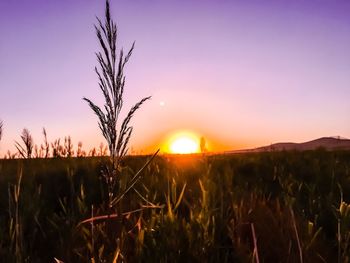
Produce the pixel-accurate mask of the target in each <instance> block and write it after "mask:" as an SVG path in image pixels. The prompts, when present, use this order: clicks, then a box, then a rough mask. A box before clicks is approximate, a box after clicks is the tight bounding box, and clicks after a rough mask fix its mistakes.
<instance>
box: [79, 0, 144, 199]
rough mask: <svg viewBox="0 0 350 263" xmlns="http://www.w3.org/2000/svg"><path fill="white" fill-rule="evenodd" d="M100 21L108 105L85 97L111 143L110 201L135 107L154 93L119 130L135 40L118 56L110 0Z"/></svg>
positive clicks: (100, 76)
mask: <svg viewBox="0 0 350 263" xmlns="http://www.w3.org/2000/svg"><path fill="white" fill-rule="evenodd" d="M97 21H98V25H95V29H96V35H97V38H98V40H99V43H100V46H101V48H102V52H101V51H99V52H97V53H96V56H97V60H98V63H99V66H100V69H97V67H95V72H96V74H97V76H98V80H99V82H98V84H99V87H100V89H101V91H102V94H103V97H104V100H105V102H104V107H103V108H104V109H103V108H102V109H101V108H100V107H99V106H97V105H96V104H95V103H93V102H92V101H91V100H90V99H87V98H85V97H84V98H83V99H84V100H85V101H87V102H88V104H89V106H90V108H91V109H92V110H93V111H94V113H95V114H96V115H97V117H98V119H99V123H98V124H99V128H100V130H101V131H102V134H103V136H104V138H105V139H106V141H107V144H108V148H109V152H110V160H111V168H108V169H107V172H106V173H105V175H104V176H105V178H106V182H107V185H108V189H109V190H108V192H109V204H111V201H112V199H113V195H114V194H113V193H114V190H115V187H116V184H117V177H118V168H119V167H120V162H121V159H122V158H123V157H124V156H125V155H126V154H127V151H128V143H129V140H130V136H131V134H132V130H133V127H132V126H130V120H131V119H132V117H133V115H134V113H135V111H136V110H137V109H139V107H140V106H141V105H142V104H143V103H144V102H145V101H146V100H148V99H150V98H151V97H146V98H143V99H142V100H140V101H139V102H138V103H136V104H135V105H134V106H133V107H132V108H131V109H130V111H129V112H128V114H127V115H126V117H125V119H124V120H123V121H122V122H121V125H120V127H119V131H118V124H119V122H118V120H119V117H120V112H121V110H122V108H123V93H124V86H125V76H124V67H125V65H126V63H127V62H128V60H129V58H130V56H131V54H132V51H133V49H134V44H133V45H132V47H131V49H130V50H129V52H128V53H127V55H126V56H125V55H124V52H123V49H122V50H121V51H120V53H119V57H118V55H117V26H116V23H115V22H114V21H113V20H112V18H111V14H110V5H109V1H108V0H107V1H106V10H105V21H104V24H103V23H102V21H101V20H100V19H99V18H97Z"/></svg>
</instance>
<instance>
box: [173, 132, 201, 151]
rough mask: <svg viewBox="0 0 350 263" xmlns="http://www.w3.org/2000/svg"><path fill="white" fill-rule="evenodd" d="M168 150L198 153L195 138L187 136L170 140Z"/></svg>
mask: <svg viewBox="0 0 350 263" xmlns="http://www.w3.org/2000/svg"><path fill="white" fill-rule="evenodd" d="M170 151H171V152H172V153H180V154H189V153H198V152H199V147H198V143H197V142H196V141H195V139H193V138H191V137H189V136H181V137H178V138H176V139H175V140H174V141H173V142H171V144H170Z"/></svg>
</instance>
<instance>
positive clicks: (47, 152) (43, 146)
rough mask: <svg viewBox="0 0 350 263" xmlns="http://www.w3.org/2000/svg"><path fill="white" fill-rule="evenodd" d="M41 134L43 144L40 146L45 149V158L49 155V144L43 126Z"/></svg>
mask: <svg viewBox="0 0 350 263" xmlns="http://www.w3.org/2000/svg"><path fill="white" fill-rule="evenodd" d="M43 135H44V145H42V146H41V148H42V150H43V151H45V156H44V157H45V158H48V157H49V152H50V144H49V143H48V141H47V133H46V130H45V128H43Z"/></svg>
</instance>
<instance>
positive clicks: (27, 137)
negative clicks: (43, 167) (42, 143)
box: [15, 128, 34, 159]
mask: <svg viewBox="0 0 350 263" xmlns="http://www.w3.org/2000/svg"><path fill="white" fill-rule="evenodd" d="M21 139H22V141H23V144H24V146H22V145H21V144H20V143H19V142H17V141H15V146H16V148H17V150H18V153H19V155H20V156H22V157H23V158H28V159H29V158H31V157H32V151H33V147H34V142H33V137H32V135H31V134H30V132H29V130H28V129H26V128H24V129H23V131H22V135H21Z"/></svg>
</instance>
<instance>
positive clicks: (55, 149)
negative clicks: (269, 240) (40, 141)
mask: <svg viewBox="0 0 350 263" xmlns="http://www.w3.org/2000/svg"><path fill="white" fill-rule="evenodd" d="M51 148H52V157H54V158H58V157H61V156H62V149H63V148H62V145H61V139H57V140H55V141H54V142H53V143H51Z"/></svg>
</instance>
